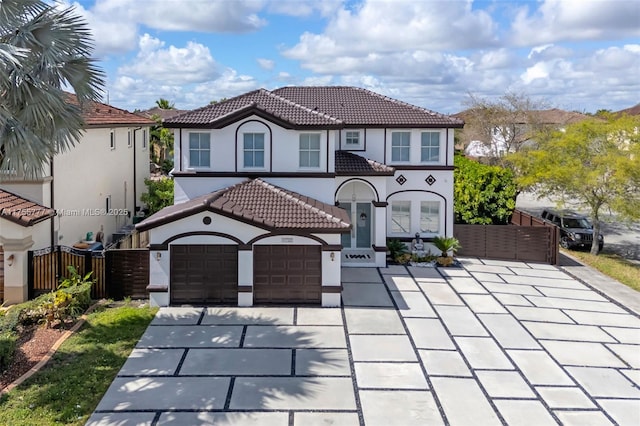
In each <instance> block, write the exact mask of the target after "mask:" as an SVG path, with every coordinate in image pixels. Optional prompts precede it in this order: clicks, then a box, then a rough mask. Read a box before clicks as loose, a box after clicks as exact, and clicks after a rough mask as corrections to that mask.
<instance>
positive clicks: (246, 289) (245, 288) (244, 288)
mask: <svg viewBox="0 0 640 426" xmlns="http://www.w3.org/2000/svg"><path fill="white" fill-rule="evenodd" d="M238 293H253V286H252V285H238Z"/></svg>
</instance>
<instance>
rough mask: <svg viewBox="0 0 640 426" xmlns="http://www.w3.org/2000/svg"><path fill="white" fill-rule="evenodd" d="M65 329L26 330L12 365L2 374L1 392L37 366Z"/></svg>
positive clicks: (17, 347) (21, 335)
mask: <svg viewBox="0 0 640 426" xmlns="http://www.w3.org/2000/svg"><path fill="white" fill-rule="evenodd" d="M67 328H68V326H67V327H65V328H44V327H42V326H38V325H34V326H31V327H29V328H26V329H24V330H23V331H22V332H21V333H20V337H19V338H18V341H17V342H16V351H15V353H14V355H13V360H12V361H11V365H9V367H8V368H7V369H6V370H5V371H3V372H2V374H0V390H2V389H4V388H5V387H7V386H8V385H10V384H11V383H13V381H14V380H16V379H18V378H19V377H20V376H22V375H23V374H24V373H26V372H27V371H29V370H30V369H31V368H32V367H33V366H34V365H36V364H37V363H38V362H40V360H41V359H42V358H44V357H45V355H46V354H47V353H48V352H49V349H51V347H52V346H53V345H54V344H55V343H56V342H57V341H58V339H59V338H60V337H62V335H63V334H64V333H65V331H67Z"/></svg>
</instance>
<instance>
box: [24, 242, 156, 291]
mask: <svg viewBox="0 0 640 426" xmlns="http://www.w3.org/2000/svg"><path fill="white" fill-rule="evenodd" d="M69 265H71V266H73V267H74V268H75V269H76V271H77V272H78V273H79V274H80V275H82V276H84V275H86V274H88V273H89V272H93V273H92V275H91V278H93V279H95V283H94V285H93V286H92V287H91V297H92V298H93V299H101V298H113V299H121V298H123V297H125V296H130V297H146V286H147V284H148V282H149V251H148V250H137V249H136V250H106V251H104V252H101V251H88V250H77V249H74V248H72V247H66V246H55V247H48V248H45V249H42V250H34V251H29V252H28V280H29V299H32V298H34V297H37V296H39V295H41V294H43V293H47V292H49V291H52V290H55V289H56V288H57V287H58V284H59V281H60V279H62V278H68V277H70V275H71V274H70V272H69V270H68V266H69ZM141 289H142V290H141Z"/></svg>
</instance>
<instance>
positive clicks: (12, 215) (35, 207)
mask: <svg viewBox="0 0 640 426" xmlns="http://www.w3.org/2000/svg"><path fill="white" fill-rule="evenodd" d="M55 215H56V212H55V211H54V210H53V209H50V208H48V207H45V206H42V205H40V204H38V203H35V202H33V201H30V200H27V199H26V198H22V197H20V196H19V195H16V194H14V193H12V192H9V191H5V190H2V189H0V217H1V218H3V219H7V220H9V221H11V222H14V223H17V224H18V225H21V226H32V225H35V224H36V223H38V222H42V221H43V220H47V219H49V218H50V217H53V216H55Z"/></svg>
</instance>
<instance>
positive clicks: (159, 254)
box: [156, 251, 162, 260]
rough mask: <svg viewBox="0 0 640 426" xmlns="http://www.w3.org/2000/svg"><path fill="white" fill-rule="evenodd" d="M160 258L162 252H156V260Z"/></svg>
mask: <svg viewBox="0 0 640 426" xmlns="http://www.w3.org/2000/svg"><path fill="white" fill-rule="evenodd" d="M161 257H162V252H159V251H157V252H156V260H160V258H161Z"/></svg>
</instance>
